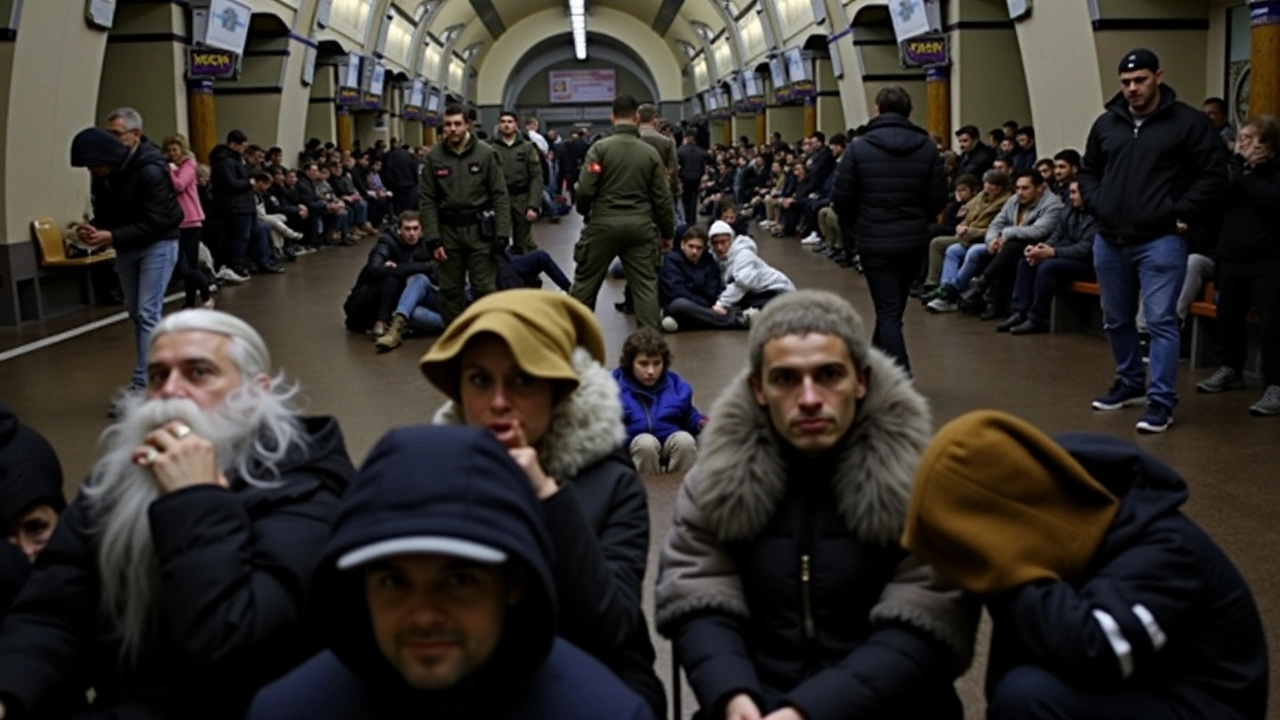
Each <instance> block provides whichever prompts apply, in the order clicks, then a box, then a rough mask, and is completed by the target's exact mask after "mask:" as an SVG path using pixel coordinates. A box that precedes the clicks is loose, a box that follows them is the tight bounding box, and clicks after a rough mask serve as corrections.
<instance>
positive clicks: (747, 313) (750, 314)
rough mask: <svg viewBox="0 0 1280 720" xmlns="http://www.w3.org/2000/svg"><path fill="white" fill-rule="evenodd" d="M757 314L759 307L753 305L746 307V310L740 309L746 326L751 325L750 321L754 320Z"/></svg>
mask: <svg viewBox="0 0 1280 720" xmlns="http://www.w3.org/2000/svg"><path fill="white" fill-rule="evenodd" d="M759 314H760V308H754V307H753V308H747V309H746V310H743V311H742V322H743V324H744V325H746V326H747V327H751V321H752V320H755V319H756V316H757V315H759Z"/></svg>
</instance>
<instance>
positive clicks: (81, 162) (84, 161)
mask: <svg viewBox="0 0 1280 720" xmlns="http://www.w3.org/2000/svg"><path fill="white" fill-rule="evenodd" d="M127 157H129V148H127V147H125V146H124V143H122V142H120V141H119V140H117V139H116V136H115V135H112V134H111V133H109V132H107V131H106V130H103V129H102V128H96V127H91V128H85V129H84V130H81V131H80V132H78V133H76V136H75V137H74V138H73V139H72V140H71V167H95V166H104V167H109V168H113V169H114V168H118V167H120V166H121V165H122V164H123V163H124V161H125V158H127Z"/></svg>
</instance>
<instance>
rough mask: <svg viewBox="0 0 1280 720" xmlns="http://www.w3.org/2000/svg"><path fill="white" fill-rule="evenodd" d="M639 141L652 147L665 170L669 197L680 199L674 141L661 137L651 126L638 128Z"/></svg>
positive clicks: (678, 167)
mask: <svg viewBox="0 0 1280 720" xmlns="http://www.w3.org/2000/svg"><path fill="white" fill-rule="evenodd" d="M640 139H641V140H644V141H645V142H647V143H649V144H650V145H652V146H653V149H654V150H657V151H658V157H660V158H662V164H663V165H665V166H666V168H667V182H668V183H670V184H671V197H672V198H673V199H674V198H678V197H680V161H679V160H678V159H677V158H676V141H675V140H672V139H671V138H669V137H667V136H666V135H663V134H662V133H661V132H659V131H658V130H657V129H656V128H654V127H653V126H652V125H641V126H640Z"/></svg>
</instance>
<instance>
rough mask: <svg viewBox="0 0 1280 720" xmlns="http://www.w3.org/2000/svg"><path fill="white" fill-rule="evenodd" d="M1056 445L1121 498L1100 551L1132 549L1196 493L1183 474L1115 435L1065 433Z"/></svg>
mask: <svg viewBox="0 0 1280 720" xmlns="http://www.w3.org/2000/svg"><path fill="white" fill-rule="evenodd" d="M1053 439H1054V441H1055V442H1056V443H1057V444H1058V445H1059V446H1060V447H1062V449H1063V450H1066V451H1067V452H1068V453H1069V454H1070V455H1071V457H1072V458H1074V459H1075V461H1076V462H1078V463H1080V465H1081V466H1082V467H1083V468H1084V469H1085V470H1086V471H1088V473H1089V475H1090V476H1091V477H1093V478H1094V479H1095V480H1097V481H1098V482H1099V483H1101V484H1102V485H1103V486H1104V487H1105V488H1106V489H1107V490H1108V491H1109V492H1110V493H1111V494H1112V495H1115V496H1116V497H1118V498H1119V499H1120V509H1119V511H1117V512H1116V516H1115V519H1114V520H1112V522H1111V526H1110V528H1109V529H1108V532H1107V535H1106V537H1104V538H1103V540H1102V543H1101V546H1100V547H1099V551H1100V553H1102V554H1106V551H1107V548H1109V547H1126V546H1128V545H1131V544H1132V543H1133V541H1134V538H1135V537H1136V536H1138V535H1140V534H1142V532H1143V531H1144V530H1145V529H1146V528H1147V527H1148V526H1150V525H1151V524H1152V523H1154V522H1155V521H1157V520H1159V519H1160V518H1163V517H1167V516H1169V515H1171V514H1173V513H1175V512H1178V510H1179V508H1181V507H1182V505H1183V504H1184V503H1186V501H1187V498H1188V496H1189V495H1190V491H1189V490H1188V489H1187V483H1186V481H1184V480H1183V479H1182V476H1181V475H1179V474H1178V471H1176V470H1174V469H1173V468H1171V467H1169V466H1168V465H1166V464H1165V463H1164V462H1163V461H1162V460H1160V459H1159V458H1157V457H1155V456H1154V455H1152V454H1150V453H1148V452H1147V451H1145V450H1143V449H1142V448H1140V447H1138V446H1137V445H1135V444H1133V443H1131V442H1128V441H1126V440H1121V439H1120V438H1115V437H1111V436H1109V435H1096V434H1092V433H1064V434H1061V435H1055V436H1054V438H1053Z"/></svg>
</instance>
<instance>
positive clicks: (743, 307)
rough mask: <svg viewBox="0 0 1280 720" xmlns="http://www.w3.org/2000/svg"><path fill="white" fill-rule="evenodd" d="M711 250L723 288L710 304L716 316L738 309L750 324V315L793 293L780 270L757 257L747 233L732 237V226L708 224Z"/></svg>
mask: <svg viewBox="0 0 1280 720" xmlns="http://www.w3.org/2000/svg"><path fill="white" fill-rule="evenodd" d="M708 235H709V236H710V239H711V250H712V252H713V253H715V258H716V262H717V263H719V265H720V280H721V281H722V282H723V284H724V290H723V291H721V293H720V297H719V298H717V299H716V302H715V304H714V305H712V306H711V312H713V313H715V314H717V315H729V314H730V313H731V312H733V311H735V310H738V311H741V312H742V316H743V318H744V319H745V323H744V325H750V324H751V318H752V317H754V316H755V314H756V313H758V312H760V309H761V308H763V307H764V306H765V304H766V303H768V302H769V301H770V300H772V299H774V298H775V297H777V296H779V295H781V294H783V293H788V292H794V291H795V289H796V286H795V283H793V282H791V278H789V277H787V276H786V275H784V274H783V273H782V271H780V270H777V269H775V268H774V267H773V266H771V265H769V263H767V262H765V261H764V260H763V259H761V257H760V255H759V254H758V248H757V246H756V241H755V240H752V239H751V237H750V236H748V235H739V236H738V237H737V238H734V236H733V228H732V227H730V226H729V224H728V223H726V222H724V221H723V220H717V221H716V222H714V223H712V224H711V232H710V233H708Z"/></svg>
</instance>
